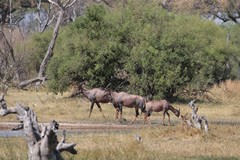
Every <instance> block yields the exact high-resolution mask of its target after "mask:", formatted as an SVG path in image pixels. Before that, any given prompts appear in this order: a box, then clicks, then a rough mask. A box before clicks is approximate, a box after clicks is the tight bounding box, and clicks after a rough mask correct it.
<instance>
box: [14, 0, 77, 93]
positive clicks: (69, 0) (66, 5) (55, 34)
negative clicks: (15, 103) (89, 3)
mask: <svg viewBox="0 0 240 160" xmlns="http://www.w3.org/2000/svg"><path fill="white" fill-rule="evenodd" d="M48 1H49V2H50V3H51V4H53V5H55V6H57V7H58V8H59V12H58V18H57V22H56V24H55V27H54V30H53V35H52V39H51V41H50V43H49V46H48V49H47V52H46V54H45V57H44V59H43V61H42V63H41V65H40V69H39V72H38V77H37V78H34V79H30V80H26V81H23V82H21V83H19V84H18V87H19V88H21V89H23V88H24V87H25V86H28V85H30V84H32V83H34V82H35V81H34V80H35V79H38V80H40V82H42V81H41V79H46V76H45V70H46V66H47V64H48V62H49V60H50V59H51V57H52V56H53V49H54V46H55V42H56V40H57V37H58V31H59V28H60V25H61V22H62V20H63V16H64V13H65V11H66V9H67V8H69V7H70V6H72V5H73V4H74V3H75V1H76V0H67V2H66V3H63V2H62V1H60V0H55V1H54V0H48ZM38 82H39V81H38Z"/></svg>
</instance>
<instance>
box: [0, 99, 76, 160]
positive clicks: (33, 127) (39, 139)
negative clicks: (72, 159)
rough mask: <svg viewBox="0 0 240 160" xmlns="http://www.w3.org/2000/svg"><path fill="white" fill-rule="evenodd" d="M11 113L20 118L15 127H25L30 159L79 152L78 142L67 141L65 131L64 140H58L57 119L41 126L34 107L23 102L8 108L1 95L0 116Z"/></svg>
mask: <svg viewBox="0 0 240 160" xmlns="http://www.w3.org/2000/svg"><path fill="white" fill-rule="evenodd" d="M9 114H16V115H17V116H18V119H19V120H20V123H21V124H20V125H18V126H17V127H14V129H15V130H17V129H22V128H23V129H24V133H25V135H26V136H25V138H26V141H27V144H28V148H29V150H28V157H29V160H63V157H62V156H61V152H64V151H66V152H69V153H71V154H77V151H76V150H75V148H74V147H75V146H76V143H66V133H65V131H64V132H63V138H62V140H61V141H60V142H59V141H58V139H57V135H56V132H57V130H58V128H59V124H58V123H57V122H56V121H55V120H53V121H51V122H50V123H48V124H46V125H41V126H40V125H39V124H38V121H37V116H36V114H35V112H34V111H33V110H32V109H30V108H29V107H26V106H23V105H21V104H16V107H10V108H8V107H7V104H6V101H5V100H4V95H0V116H7V115H9Z"/></svg>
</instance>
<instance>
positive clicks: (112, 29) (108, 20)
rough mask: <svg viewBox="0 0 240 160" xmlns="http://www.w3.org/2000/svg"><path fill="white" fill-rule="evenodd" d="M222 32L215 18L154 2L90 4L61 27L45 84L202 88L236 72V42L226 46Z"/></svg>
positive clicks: (167, 92)
mask: <svg viewBox="0 0 240 160" xmlns="http://www.w3.org/2000/svg"><path fill="white" fill-rule="evenodd" d="M226 35H227V34H226V32H225V30H224V29H223V28H221V27H219V26H217V25H215V24H214V23H213V22H210V21H206V20H203V19H201V18H199V17H197V16H189V15H180V14H179V15H173V14H170V13H167V12H166V11H164V10H162V9H161V8H160V7H159V6H158V5H155V4H154V3H149V2H136V1H131V2H129V4H128V5H126V6H125V7H122V6H121V7H118V8H115V9H113V10H107V9H106V8H105V7H104V6H101V5H93V6H90V7H89V8H88V9H87V11H86V13H85V15H84V16H82V17H80V18H79V19H77V20H76V21H75V22H74V23H72V24H71V25H70V26H67V27H65V28H64V30H63V31H62V34H61V35H60V39H61V40H59V41H58V44H57V45H56V49H55V51H56V53H57V54H55V56H54V57H53V59H52V60H51V62H50V65H49V68H48V71H47V72H48V75H49V78H50V82H49V88H50V90H51V91H53V92H55V93H57V92H64V91H66V90H67V88H68V86H69V85H71V84H73V83H75V82H82V81H88V82H89V85H90V86H91V87H106V86H108V85H110V87H111V88H112V89H114V90H115V89H116V87H118V86H120V85H122V86H121V87H122V88H120V89H119V90H126V91H128V92H131V93H135V94H140V95H145V96H146V95H151V96H155V97H157V98H169V99H170V98H173V97H174V96H178V95H179V94H181V93H183V92H186V91H187V92H188V93H190V94H192V93H196V92H199V91H206V90H208V89H209V88H210V87H211V86H212V85H213V84H214V83H219V82H221V81H224V80H226V79H227V78H229V75H231V76H232V77H234V76H236V72H235V73H232V72H231V69H232V68H234V67H228V66H229V65H228V61H229V60H230V58H229V57H231V56H232V55H233V54H234V53H235V51H236V50H235V49H234V46H235V44H232V45H227V42H226ZM123 74H125V76H119V75H123ZM126 82H128V83H126Z"/></svg>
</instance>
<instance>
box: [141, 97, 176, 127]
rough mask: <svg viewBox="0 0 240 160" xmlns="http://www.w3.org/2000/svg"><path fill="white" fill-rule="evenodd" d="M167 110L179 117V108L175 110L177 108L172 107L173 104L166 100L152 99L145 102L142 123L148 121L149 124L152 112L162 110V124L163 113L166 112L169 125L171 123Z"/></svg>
mask: <svg viewBox="0 0 240 160" xmlns="http://www.w3.org/2000/svg"><path fill="white" fill-rule="evenodd" d="M169 110H170V111H172V112H173V113H174V114H175V115H176V116H177V117H179V115H180V109H179V110H177V109H175V108H173V106H172V105H171V104H170V103H169V102H168V101H166V100H152V101H149V102H147V103H146V112H145V117H144V123H146V122H148V123H150V124H151V122H150V116H151V114H152V112H161V111H163V121H162V124H163V125H165V123H164V119H165V114H167V115H168V122H169V125H171V122H170V115H169V113H168V111H169Z"/></svg>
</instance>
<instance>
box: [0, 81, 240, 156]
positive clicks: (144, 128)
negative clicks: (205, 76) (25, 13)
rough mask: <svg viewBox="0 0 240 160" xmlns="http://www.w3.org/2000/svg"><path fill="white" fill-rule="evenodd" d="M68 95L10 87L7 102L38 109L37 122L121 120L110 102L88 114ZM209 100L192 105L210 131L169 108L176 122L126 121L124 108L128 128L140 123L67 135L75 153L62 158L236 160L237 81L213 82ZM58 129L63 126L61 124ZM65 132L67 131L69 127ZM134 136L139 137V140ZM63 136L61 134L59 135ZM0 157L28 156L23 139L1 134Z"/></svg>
mask: <svg viewBox="0 0 240 160" xmlns="http://www.w3.org/2000/svg"><path fill="white" fill-rule="evenodd" d="M69 94H70V93H65V94H64V95H53V94H47V93H45V92H35V91H22V90H14V89H10V90H9V92H8V94H7V95H6V97H5V98H6V101H7V104H8V106H9V107H10V106H15V103H21V104H25V105H27V106H29V107H31V108H33V110H34V111H35V112H36V113H37V115H38V120H39V122H49V121H51V120H52V119H55V120H56V121H58V122H60V127H61V123H62V122H71V123H86V124H106V125H111V124H118V125H119V124H120V123H119V122H118V121H116V120H115V119H114V118H115V110H114V108H113V107H112V105H111V104H104V105H102V108H103V112H104V115H105V117H106V118H103V117H102V114H101V113H100V112H99V110H98V108H97V107H94V109H93V113H92V116H91V117H90V118H88V114H89V108H90V103H89V102H88V101H87V100H86V99H83V98H73V99H68V98H67V97H68V95H69ZM208 98H209V99H211V100H212V101H206V100H205V102H202V101H199V103H198V102H197V103H196V104H197V105H198V107H199V111H198V113H199V114H200V115H205V116H206V117H207V119H208V120H209V122H210V124H209V126H210V133H209V134H205V133H203V132H201V131H199V130H196V129H186V128H182V126H181V123H180V120H179V119H178V118H177V117H175V116H174V114H172V113H171V112H170V115H171V120H172V121H173V124H174V126H161V125H160V124H161V121H162V113H153V115H152V116H151V121H152V122H153V125H151V126H149V125H143V124H142V121H143V120H142V115H141V116H140V118H139V119H138V120H137V122H136V124H129V122H130V121H131V120H132V118H133V117H134V114H135V113H134V110H133V109H128V108H124V110H123V116H124V118H126V119H127V122H126V123H125V124H126V125H127V126H138V127H136V128H134V129H129V130H124V131H111V130H106V131H105V132H95V131H91V130H89V131H80V132H79V133H76V134H67V141H68V142H76V143H77V144H78V145H77V148H76V149H77V150H78V154H77V155H71V154H68V153H64V154H63V156H64V157H65V159H72V160H85V159H86V160H111V159H112V160H115V159H121V160H131V159H134V160H135V159H138V160H146V159H147V160H155V159H156V160H158V159H180V160H182V159H196V160H202V159H240V152H239V146H240V127H239V126H240V116H239V114H240V104H239V103H240V102H239V98H240V82H238V81H227V82H226V83H225V84H221V85H218V86H214V87H213V89H212V90H211V93H209V94H208ZM173 106H174V107H175V108H180V109H181V113H182V114H185V113H190V109H189V107H188V105H187V104H179V103H174V104H173ZM0 122H17V120H16V117H15V116H14V115H10V116H6V117H1V118H0ZM61 129H62V128H61ZM67 133H68V131H67ZM135 134H139V135H141V137H142V141H141V142H139V141H137V140H136V139H135V138H134V135H135ZM60 138H61V135H59V139H60ZM0 144H1V145H0V149H1V152H0V159H4V160H5V159H6V160H8V159H10V160H11V159H18V160H25V159H27V145H26V142H25V140H24V138H0Z"/></svg>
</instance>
